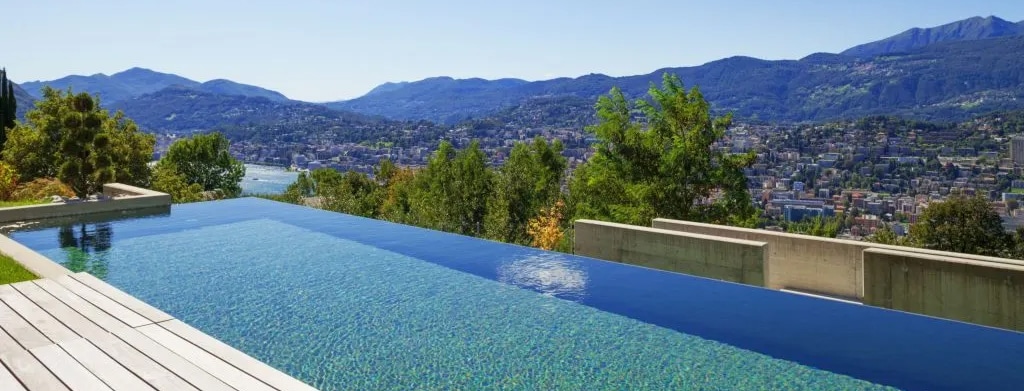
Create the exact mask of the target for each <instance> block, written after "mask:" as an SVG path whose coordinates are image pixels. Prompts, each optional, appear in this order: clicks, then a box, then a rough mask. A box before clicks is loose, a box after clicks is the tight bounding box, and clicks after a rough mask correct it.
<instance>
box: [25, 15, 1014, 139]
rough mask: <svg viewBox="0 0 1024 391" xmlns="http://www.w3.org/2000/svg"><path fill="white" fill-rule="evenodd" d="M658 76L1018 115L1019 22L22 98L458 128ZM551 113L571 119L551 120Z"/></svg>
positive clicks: (785, 99) (720, 88)
mask: <svg viewBox="0 0 1024 391" xmlns="http://www.w3.org/2000/svg"><path fill="white" fill-rule="evenodd" d="M12 71H14V70H12ZM666 72H667V73H674V74H676V75H678V76H679V77H680V78H681V79H682V80H683V82H684V83H685V84H686V85H687V86H693V85H697V86H699V87H700V89H701V91H702V92H703V93H704V94H705V97H706V98H707V99H708V100H709V101H710V102H711V103H712V107H713V109H715V110H716V111H718V112H733V113H734V114H735V115H736V116H737V118H739V119H746V120H767V121H823V120H830V119H837V118H853V117H860V116H865V115H874V114H895V115H904V116H910V117H916V118H923V119H932V120H959V119H963V118H967V117H970V116H972V115H975V114H978V113H983V112H988V111H993V110H1002V109H1017V108H1024V22H1018V23H1013V22H1008V21H1005V20H1002V19H999V18H997V17H987V18H981V17H974V18H970V19H965V20H962V21H958V22H954V23H950V24H946V25H943V26H938V27H932V28H923V29H922V28H914V29H910V30H907V31H906V32H903V33H900V34H897V35H895V36H892V37H889V38H886V39H882V40H880V41H876V42H871V43H866V44H863V45H858V46H855V47H853V48H850V49H848V50H845V51H843V52H841V53H839V54H829V53H816V54H811V55H809V56H807V57H805V58H803V59H800V60H780V61H767V60H760V59H755V58H750V57H731V58H726V59H722V60H717V61H712V62H709V63H707V64H704V65H700V66H695V67H681V68H664V69H659V70H656V71H654V72H651V73H649V74H645V75H637V76H625V77H610V76H606V75H601V74H591V75H585V76H581V77H577V78H557V79H552V80H542V81H533V82H530V81H525V80H519V79H499V80H484V79H476V78H474V79H461V80H458V79H453V78H450V77H434V78H428V79H424V80H420V81H416V82H400V83H385V84H382V85H380V86H378V87H376V88H374V89H373V90H371V91H370V92H368V93H367V94H366V95H364V96H361V97H359V98H356V99H352V100H347V101H339V102H332V103H327V104H324V105H320V104H314V103H306V102H298V101H293V100H289V99H288V98H287V97H285V96H284V95H283V94H280V93H278V92H275V91H271V90H267V89H264V88H261V87H257V86H251V85H245V84H240V83H235V82H232V81H229V80H223V79H219V80H212V81H208V82H205V83H200V82H196V81H193V80H190V79H187V78H184V77H181V76H177V75H173V74H166V73H160V72H155V71H151V70H148V69H143V68H133V69H129V70H127V71H124V72H120V73H116V74H113V75H110V76H107V75H103V74H96V75H92V76H67V77H64V78H61V79H57V80H53V81H45V82H29V83H23V84H22V87H24V88H25V90H26V91H28V92H29V93H32V94H33V95H36V97H38V96H39V91H40V90H41V88H42V86H43V85H50V86H51V87H54V88H59V89H63V88H67V87H69V86H71V87H73V88H74V89H75V90H76V91H82V90H84V91H88V92H91V93H95V94H98V95H100V97H101V99H102V102H103V104H104V105H105V106H107V107H111V108H116V109H122V110H124V111H125V112H126V113H127V114H128V115H129V116H130V117H132V118H134V119H135V120H136V121H137V122H139V123H140V125H142V126H143V127H144V128H146V129H150V130H154V131H187V130H200V129H211V128H216V127H218V126H240V125H243V124H258V125H266V124H274V125H287V124H295V123H307V122H309V121H315V120H316V118H321V119H323V118H327V117H330V118H332V120H334V119H336V118H346V119H347V120H352V121H363V120H369V117H366V116H360V115H354V114H351V113H347V112H355V113H361V114H366V115H370V116H382V117H387V118H392V119H399V120H424V119H426V120H431V121H435V122H441V123H457V122H460V121H464V120H467V119H470V118H482V117H488V116H494V115H501V113H507V112H509V110H510V109H511V110H514V108H515V107H517V106H519V105H523V104H534V105H535V104H536V103H537V102H538V101H537V99H538V98H553V97H564V98H566V99H548V100H546V101H544V102H545V104H548V105H558V104H563V102H572V103H573V105H574V106H573V107H576V106H578V104H579V102H581V101H582V102H586V101H590V102H593V100H594V99H596V98H597V97H598V96H600V95H603V94H606V93H607V92H608V91H609V90H610V89H611V88H612V87H615V86H617V87H619V88H621V89H622V90H623V91H624V92H625V93H626V94H627V95H629V96H633V97H639V96H642V95H643V94H644V93H645V92H646V90H647V89H648V88H649V86H650V85H651V83H660V81H661V77H662V75H663V74H664V73H666ZM11 73H12V74H13V73H14V72H11ZM19 102H22V103H24V102H25V101H23V100H19ZM20 106H21V107H24V106H25V105H24V104H21V105H20ZM551 112H552V113H557V112H568V111H566V110H561V111H560V110H558V109H557V108H555V109H553V110H551ZM572 112H574V113H576V112H578V110H576V109H573V111H572ZM555 122H557V120H555Z"/></svg>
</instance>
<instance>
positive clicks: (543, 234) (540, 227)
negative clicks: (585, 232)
mask: <svg viewBox="0 0 1024 391" xmlns="http://www.w3.org/2000/svg"><path fill="white" fill-rule="evenodd" d="M564 208H565V203H563V202H562V200H558V201H557V202H555V204H554V205H552V206H551V207H549V208H544V209H543V210H541V211H540V214H539V215H538V216H537V217H535V218H533V219H530V221H529V222H528V223H527V229H526V231H527V234H528V235H529V236H530V239H531V241H530V244H531V245H533V246H535V247H539V248H542V249H544V250H554V249H555V247H556V246H558V244H559V243H561V242H562V238H563V237H564V235H565V231H564V230H563V229H562V210H563V209H564Z"/></svg>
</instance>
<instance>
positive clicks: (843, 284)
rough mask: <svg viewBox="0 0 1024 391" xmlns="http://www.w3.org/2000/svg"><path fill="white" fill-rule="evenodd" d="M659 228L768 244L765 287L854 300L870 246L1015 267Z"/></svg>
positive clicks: (726, 231)
mask: <svg viewBox="0 0 1024 391" xmlns="http://www.w3.org/2000/svg"><path fill="white" fill-rule="evenodd" d="M652 226H653V227H655V228H661V229H668V230H673V231H679V232H688V233H696V234H704V235H712V236H721V237H726V238H735V239H745V240H754V241H760V242H765V243H768V265H769V266H768V267H767V270H769V273H768V276H767V278H768V279H767V282H766V283H767V287H769V288H773V289H789V290H799V291H805V292H811V293H819V294H823V295H828V296H834V297H839V298H844V299H849V300H854V301H860V300H861V299H862V298H863V297H864V260H863V254H862V253H863V252H864V250H866V249H869V248H877V249H887V250H894V251H905V252H912V253H917V254H929V255H934V256H940V257H952V258H963V259H972V260H976V261H983V262H989V263H996V264H998V263H1006V264H1013V263H1014V262H1016V261H1014V260H1012V259H1005V258H995V257H985V256H980V255H971V254H959V253H951V252H945V251H935V250H925V249H920V248H913V247H901V246H889V245H883V244H877V243H870V242H859V241H854V240H842V239H831V238H821V237H816V236H809V235H799V234H790V233H783V232H774V231H766V230H761V229H749V228H737V227H729V226H724V225H715V224H704V223H694V222H691V221H680V220H670V219H654V222H653V224H652Z"/></svg>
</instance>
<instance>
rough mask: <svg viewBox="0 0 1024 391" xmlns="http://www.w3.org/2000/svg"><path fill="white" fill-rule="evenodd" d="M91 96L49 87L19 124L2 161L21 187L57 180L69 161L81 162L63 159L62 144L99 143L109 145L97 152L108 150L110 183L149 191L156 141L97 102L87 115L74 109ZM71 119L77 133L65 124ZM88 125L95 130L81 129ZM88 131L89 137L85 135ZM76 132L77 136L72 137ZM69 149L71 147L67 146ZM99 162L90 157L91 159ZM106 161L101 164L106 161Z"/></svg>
mask: <svg viewBox="0 0 1024 391" xmlns="http://www.w3.org/2000/svg"><path fill="white" fill-rule="evenodd" d="M87 96H88V95H87V94H77V95H76V94H74V93H73V92H72V90H71V89H68V90H67V91H59V90H54V89H52V88H49V87H44V88H43V99H41V100H39V101H37V102H36V107H35V109H33V110H31V111H29V112H28V114H26V121H25V122H24V123H18V124H17V125H16V126H15V127H14V128H13V129H11V131H10V132H8V134H7V142H6V144H5V145H4V152H3V161H4V162H7V163H8V164H10V165H11V166H12V167H14V168H15V170H16V171H17V172H18V174H19V176H20V180H21V181H22V182H29V181H32V180H33V179H37V178H54V177H57V176H58V173H59V172H58V170H59V169H60V167H62V166H64V165H65V163H66V161H67V160H69V159H74V160H77V161H79V162H81V161H82V158H81V157H76V156H69V155H66V154H64V153H61V147H62V143H63V142H64V141H63V140H72V141H71V142H73V143H77V144H78V147H79V148H93V147H96V145H95V143H94V142H93V141H96V139H97V138H105V139H107V141H106V142H107V145H106V146H105V147H102V148H97V149H96V151H99V150H101V149H102V150H104V151H105V152H104V154H105V155H106V156H107V158H109V159H110V164H109V165H108V167H107V168H109V169H110V170H111V172H112V177H111V178H109V180H111V181H117V182H121V183H126V184H130V185H135V186H148V185H149V175H150V169H149V166H148V163H149V161H150V160H152V157H153V146H154V145H155V144H156V138H155V137H153V135H149V134H145V133H142V132H140V131H139V129H138V126H137V125H135V123H134V122H133V121H132V120H131V119H129V118H127V117H125V115H124V113H121V112H118V113H117V114H115V115H114V116H113V117H111V115H110V113H108V112H107V111H106V110H103V109H102V108H101V107H100V105H99V103H98V100H97V99H96V98H94V97H89V100H91V101H92V108H91V109H90V110H88V111H87V112H82V111H77V110H76V109H75V102H76V100H80V101H81V102H83V103H84V102H85V97H87ZM69 117H75V118H77V120H76V119H71V120H70V121H72V122H81V123H78V124H74V123H72V125H76V126H75V127H69V126H66V125H67V124H65V120H66V119H68V118H69ZM86 119H88V121H89V124H91V125H95V123H96V121H99V125H98V127H96V126H92V127H89V129H81V126H82V125H85V123H84V121H85V120H86ZM83 131H84V133H83ZM72 132H75V133H76V134H77V136H75V135H72V134H71V133H72ZM87 134H92V137H93V138H92V139H90V140H85V139H83V140H78V139H77V138H76V137H86V135H87ZM67 147H69V148H70V147H72V146H71V145H68V146H67ZM93 158H96V157H94V156H92V155H90V159H93ZM101 160H102V158H101Z"/></svg>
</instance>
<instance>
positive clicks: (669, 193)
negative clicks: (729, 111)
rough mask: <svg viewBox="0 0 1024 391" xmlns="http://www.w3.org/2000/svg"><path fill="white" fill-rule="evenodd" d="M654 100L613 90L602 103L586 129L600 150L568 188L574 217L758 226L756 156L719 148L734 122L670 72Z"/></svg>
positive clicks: (653, 94)
mask: <svg viewBox="0 0 1024 391" xmlns="http://www.w3.org/2000/svg"><path fill="white" fill-rule="evenodd" d="M649 94H650V96H651V99H652V101H653V102H647V101H643V100H639V101H637V102H636V103H634V104H630V103H629V102H628V101H627V100H626V98H625V96H624V95H623V94H622V92H621V91H620V90H619V89H617V88H615V89H612V91H611V93H610V94H609V95H608V96H605V97H602V98H601V99H600V100H598V103H597V109H598V117H599V123H598V125H596V126H594V127H591V128H588V131H590V132H592V133H594V134H596V136H597V138H598V143H597V144H596V146H595V148H596V152H595V154H594V156H593V157H592V158H591V159H590V160H589V161H587V162H586V163H585V164H583V165H582V166H581V167H580V168H579V169H577V171H576V172H575V176H574V178H573V179H572V181H571V182H570V186H569V195H570V197H571V198H570V200H571V202H570V205H571V207H572V211H573V216H574V219H581V218H593V219H598V220H605V221H614V222H621V223H626V224H634V225H646V224H649V223H650V221H651V219H653V218H655V217H666V218H674V219H682V220H690V221H700V222H710V223H718V224H733V225H744V226H752V225H753V224H754V223H755V222H756V218H757V211H756V209H755V208H754V207H753V205H752V203H751V200H750V194H749V193H748V191H747V182H746V177H745V176H744V175H743V171H742V168H743V167H746V166H749V165H750V164H751V163H752V162H753V159H754V155H753V154H744V155H729V154H725V153H723V152H722V151H721V150H719V149H717V148H715V147H714V144H715V142H717V141H719V140H721V139H722V137H723V136H724V134H725V130H726V129H727V128H728V127H729V126H730V124H731V120H732V119H731V117H730V116H725V117H719V118H712V116H711V114H710V111H709V106H708V103H707V101H705V100H704V98H703V95H701V93H700V91H699V90H697V89H696V88H694V89H692V90H691V91H690V92H687V91H686V90H684V89H683V86H682V83H681V82H680V81H679V79H678V78H676V77H675V76H670V75H668V74H666V75H665V77H664V81H663V84H662V88H661V89H658V88H656V87H653V86H652V87H651V89H650V91H649ZM636 111H639V113H640V114H642V115H643V117H644V120H640V119H638V118H636V117H635V116H634V114H635V113H636Z"/></svg>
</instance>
